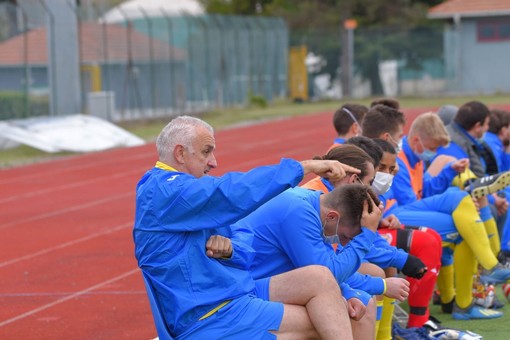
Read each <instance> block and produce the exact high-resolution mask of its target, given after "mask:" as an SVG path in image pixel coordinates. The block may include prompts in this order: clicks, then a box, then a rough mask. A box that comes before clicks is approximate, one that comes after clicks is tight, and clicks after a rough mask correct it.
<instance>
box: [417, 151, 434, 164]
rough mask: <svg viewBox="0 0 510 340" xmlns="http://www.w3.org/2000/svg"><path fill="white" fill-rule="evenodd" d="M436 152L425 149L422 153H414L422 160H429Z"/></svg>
mask: <svg viewBox="0 0 510 340" xmlns="http://www.w3.org/2000/svg"><path fill="white" fill-rule="evenodd" d="M436 154H437V152H435V151H430V150H427V149H425V150H424V151H423V152H422V153H416V156H418V158H419V159H421V160H422V161H424V162H428V161H431V160H432V159H433V158H434V157H436Z"/></svg>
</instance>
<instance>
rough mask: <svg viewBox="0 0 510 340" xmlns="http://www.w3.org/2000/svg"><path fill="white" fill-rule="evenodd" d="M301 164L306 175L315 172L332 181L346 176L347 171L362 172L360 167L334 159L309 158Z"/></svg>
mask: <svg viewBox="0 0 510 340" xmlns="http://www.w3.org/2000/svg"><path fill="white" fill-rule="evenodd" d="M301 165H302V166H303V171H304V173H305V175H306V174H309V173H310V172H313V173H315V174H317V175H319V176H321V177H324V178H327V179H329V180H331V181H338V180H341V179H342V178H344V177H345V175H346V172H350V173H353V174H359V173H361V171H360V170H359V169H356V168H353V167H352V166H349V165H346V164H343V163H340V162H339V161H332V160H307V161H302V162H301Z"/></svg>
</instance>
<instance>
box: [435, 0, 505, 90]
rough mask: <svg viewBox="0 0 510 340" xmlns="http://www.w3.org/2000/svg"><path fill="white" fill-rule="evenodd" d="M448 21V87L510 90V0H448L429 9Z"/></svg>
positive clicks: (445, 40)
mask: <svg viewBox="0 0 510 340" xmlns="http://www.w3.org/2000/svg"><path fill="white" fill-rule="evenodd" d="M428 17H429V18H431V19H441V20H444V21H445V24H446V27H445V34H444V51H445V63H446V65H445V66H446V72H447V75H448V77H449V79H450V84H449V86H448V87H449V88H450V89H452V90H454V91H456V92H463V93H487V94H491V93H498V92H504V93H509V92H510V68H509V67H508V60H509V56H510V1H509V0H484V1H480V0H448V1H445V2H443V3H441V4H439V5H437V6H435V7H433V8H431V9H430V10H429V12H428Z"/></svg>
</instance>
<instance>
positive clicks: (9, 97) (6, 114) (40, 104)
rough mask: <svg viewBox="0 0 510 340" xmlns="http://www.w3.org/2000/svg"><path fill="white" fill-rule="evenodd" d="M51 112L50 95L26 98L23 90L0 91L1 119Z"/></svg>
mask: <svg viewBox="0 0 510 340" xmlns="http://www.w3.org/2000/svg"><path fill="white" fill-rule="evenodd" d="M49 113H50V106H49V99H48V97H43V96H31V97H28V98H26V97H25V95H24V94H23V93H22V92H0V120H7V119H19V118H28V117H36V116H47V115H49Z"/></svg>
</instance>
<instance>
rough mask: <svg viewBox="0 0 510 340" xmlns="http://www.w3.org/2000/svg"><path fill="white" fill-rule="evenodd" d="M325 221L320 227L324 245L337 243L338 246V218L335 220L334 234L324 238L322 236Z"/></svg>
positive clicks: (323, 235)
mask: <svg viewBox="0 0 510 340" xmlns="http://www.w3.org/2000/svg"><path fill="white" fill-rule="evenodd" d="M326 221H327V219H326V220H325V221H324V224H323V225H322V238H323V239H324V241H325V242H326V243H329V244H334V243H337V244H339V243H340V239H339V238H338V224H339V223H340V219H339V218H338V219H337V221H336V228H335V233H334V234H333V235H331V236H326V235H325V234H324V229H325V228H326Z"/></svg>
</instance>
